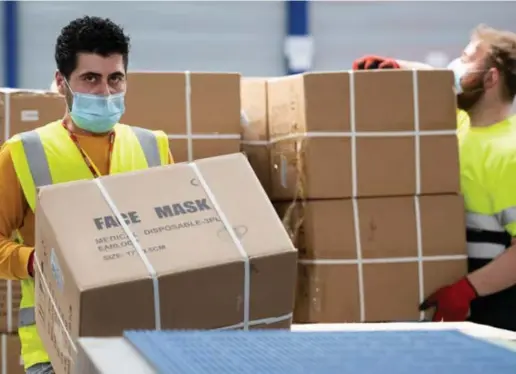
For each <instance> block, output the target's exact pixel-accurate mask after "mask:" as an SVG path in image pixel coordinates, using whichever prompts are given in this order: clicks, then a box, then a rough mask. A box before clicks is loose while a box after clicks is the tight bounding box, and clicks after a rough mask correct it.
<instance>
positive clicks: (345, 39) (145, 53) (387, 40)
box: [0, 1, 516, 88]
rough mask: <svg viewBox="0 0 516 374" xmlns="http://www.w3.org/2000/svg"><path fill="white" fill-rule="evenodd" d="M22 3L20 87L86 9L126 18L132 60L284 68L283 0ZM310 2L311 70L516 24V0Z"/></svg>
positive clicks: (444, 44)
mask: <svg viewBox="0 0 516 374" xmlns="http://www.w3.org/2000/svg"><path fill="white" fill-rule="evenodd" d="M19 6H20V11H21V25H20V29H21V30H20V43H21V46H20V47H21V56H20V62H21V66H20V69H21V72H20V79H21V85H22V86H23V87H32V88H47V87H48V86H49V84H50V81H51V79H52V75H53V72H54V69H55V65H54V61H53V49H54V43H55V39H56V37H57V35H58V33H59V30H60V29H61V27H62V26H63V25H65V24H66V23H67V22H69V21H70V20H71V19H73V18H76V17H79V16H82V15H84V14H90V15H100V16H108V17H112V18H113V19H114V20H115V21H116V22H118V23H121V24H123V25H124V26H125V27H126V29H127V31H128V32H129V33H130V35H131V37H132V41H133V50H132V54H131V64H130V68H132V69H146V70H203V71H239V72H242V73H243V74H244V75H251V76H275V75H282V74H283V73H284V65H283V36H284V32H285V5H284V3H283V1H238V2H235V1H229V2H222V1H217V2H215V1H209V2H203V1H183V2H177V1H166V2H161V1H160V2H151V1H124V2H122V1H109V2H101V1H90V2H82V1H21V2H20V5H19ZM1 9H2V7H0V12H1ZM311 11H312V12H311V29H312V33H313V35H314V39H315V60H314V69H315V70H338V69H347V68H349V67H350V65H351V62H352V61H353V59H354V58H356V57H357V56H360V55H363V54H366V53H377V54H384V55H391V56H396V57H398V58H404V59H415V60H425V59H426V57H427V55H428V53H430V52H432V51H433V52H439V53H443V54H444V55H445V57H447V58H450V59H451V58H453V57H454V56H456V55H457V54H458V53H460V50H461V48H463V46H464V45H465V44H466V43H467V41H468V36H469V32H470V31H471V29H472V28H473V27H474V26H475V25H477V24H478V23H480V22H485V23H488V24H490V25H492V26H495V27H499V28H504V29H509V30H513V31H516V22H514V21H513V19H514V16H515V15H516V2H498V1H497V2H488V1H486V2H477V1H476V2H432V1H426V2H423V1H417V2H366V1H364V2H360V1H359V2H340V1H339V2H337V1H327V2H326V1H314V2H312V4H311ZM1 32H3V30H2V28H0V33H1ZM0 36H1V34H0ZM1 53H2V51H1V50H0V71H3V66H2V64H3V59H2V55H1ZM2 79H3V76H0V85H1V83H2Z"/></svg>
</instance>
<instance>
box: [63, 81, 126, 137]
mask: <svg viewBox="0 0 516 374" xmlns="http://www.w3.org/2000/svg"><path fill="white" fill-rule="evenodd" d="M68 87H69V86H68ZM70 91H72V90H71V89H70ZM72 93H73V101H72V108H71V109H70V116H71V117H72V120H73V122H74V123H75V124H76V125H77V127H79V128H81V129H83V130H85V131H88V132H92V133H96V134H102V133H106V132H109V131H110V130H112V129H113V127H114V126H115V125H116V124H117V123H118V121H119V120H120V118H121V117H122V115H123V114H124V112H125V101H124V99H125V92H121V93H119V94H114V95H107V96H103V95H92V94H84V93H80V92H72Z"/></svg>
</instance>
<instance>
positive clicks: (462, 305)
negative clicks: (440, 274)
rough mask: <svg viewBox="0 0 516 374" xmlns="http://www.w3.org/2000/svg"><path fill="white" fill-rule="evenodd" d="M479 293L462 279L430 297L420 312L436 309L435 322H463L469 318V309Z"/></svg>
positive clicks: (467, 281) (465, 279) (466, 279)
mask: <svg viewBox="0 0 516 374" xmlns="http://www.w3.org/2000/svg"><path fill="white" fill-rule="evenodd" d="M477 297H478V293H477V291H476V290H475V288H474V287H473V285H472V284H471V282H470V281H469V280H468V278H467V277H464V278H462V279H461V280H460V281H458V282H457V283H454V284H452V285H449V286H446V287H442V288H440V289H439V290H437V291H436V292H434V293H433V294H432V295H430V296H429V297H428V298H427V299H426V300H425V301H423V303H422V304H421V305H420V306H419V310H421V311H422V310H427V309H429V308H432V307H435V313H434V317H433V318H432V321H434V322H440V321H444V322H461V321H465V320H466V318H467V317H468V313H469V307H470V304H471V302H472V301H473V300H475V299H476V298H477Z"/></svg>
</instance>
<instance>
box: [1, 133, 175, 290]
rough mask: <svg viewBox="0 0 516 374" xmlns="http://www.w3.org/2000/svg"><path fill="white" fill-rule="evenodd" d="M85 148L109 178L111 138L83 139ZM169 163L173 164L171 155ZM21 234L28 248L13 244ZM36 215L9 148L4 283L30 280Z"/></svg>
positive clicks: (4, 170) (4, 173) (5, 155)
mask: <svg viewBox="0 0 516 374" xmlns="http://www.w3.org/2000/svg"><path fill="white" fill-rule="evenodd" d="M77 138H78V141H79V144H80V146H81V148H82V149H83V150H84V151H85V152H86V154H87V155H88V156H89V157H90V159H91V161H93V163H94V164H95V166H96V167H97V169H98V170H99V172H100V173H101V174H102V175H106V174H108V170H107V169H108V164H109V162H108V161H109V160H108V151H109V136H107V135H106V136H93V135H79V134H77ZM169 163H173V158H172V155H171V154H170V152H169ZM15 230H19V231H20V234H21V236H22V238H23V241H24V244H23V245H20V244H18V243H16V242H14V241H13V240H12V233H13V232H14V231H15ZM34 233H35V231H34V213H33V212H32V210H31V209H30V208H29V205H28V204H27V200H26V199H25V195H24V194H23V190H22V188H21V185H20V182H19V180H18V177H17V175H16V172H15V170H14V166H13V161H12V158H11V152H10V151H9V148H7V147H5V145H4V146H2V149H1V150H0V279H14V280H18V279H27V278H29V274H28V271H27V264H28V261H29V256H30V254H31V252H32V250H33V249H34Z"/></svg>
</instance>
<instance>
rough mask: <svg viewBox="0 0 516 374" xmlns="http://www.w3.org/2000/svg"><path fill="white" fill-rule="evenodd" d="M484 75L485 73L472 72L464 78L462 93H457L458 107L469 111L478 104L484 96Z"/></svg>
mask: <svg viewBox="0 0 516 374" xmlns="http://www.w3.org/2000/svg"><path fill="white" fill-rule="evenodd" d="M484 76H485V74H480V75H478V74H471V75H470V76H466V77H464V78H463V83H462V93H460V94H458V95H457V107H458V108H459V109H461V110H464V111H466V112H467V111H469V110H471V109H473V108H474V107H475V105H477V104H478V102H479V101H480V99H482V97H483V96H484V93H485V89H484Z"/></svg>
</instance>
